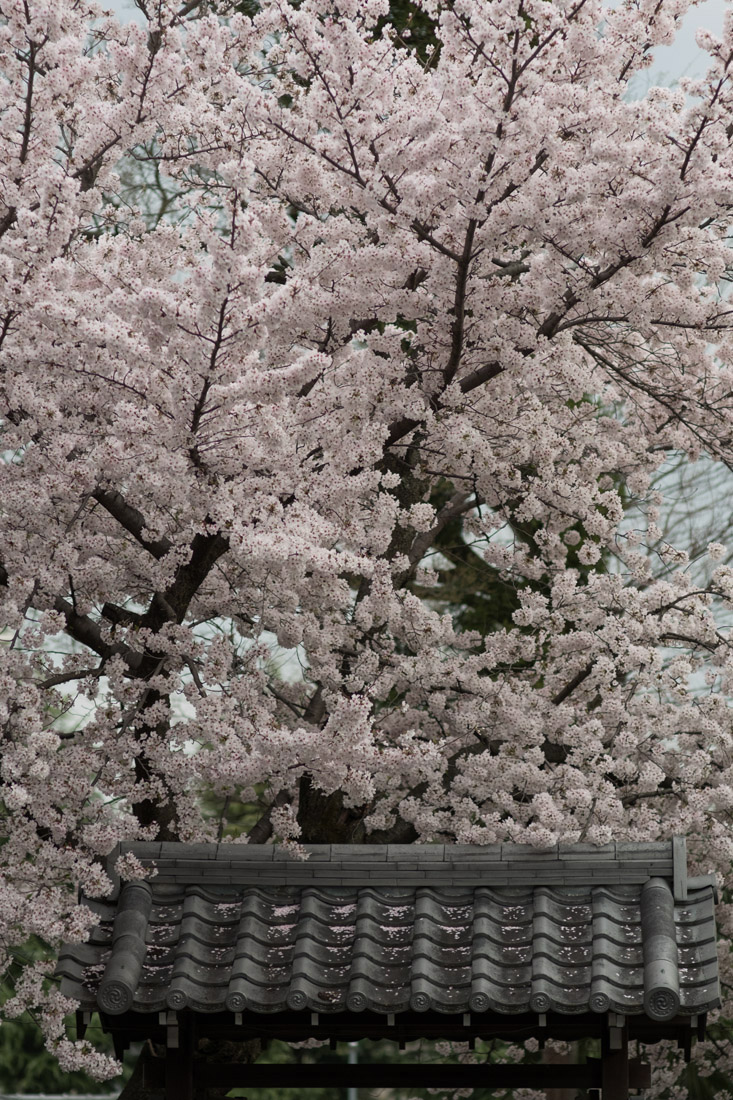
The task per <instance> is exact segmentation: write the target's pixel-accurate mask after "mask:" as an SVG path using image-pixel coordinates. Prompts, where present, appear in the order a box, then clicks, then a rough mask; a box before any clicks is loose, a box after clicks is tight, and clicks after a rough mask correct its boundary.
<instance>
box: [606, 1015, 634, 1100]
mask: <svg viewBox="0 0 733 1100" xmlns="http://www.w3.org/2000/svg"><path fill="white" fill-rule="evenodd" d="M601 1097H602V1100H629V1034H628V1029H627V1027H626V1024H625V1022H624V1023H623V1025H622V1026H620V1027H616V1026H609V1027H608V1029H607V1030H606V1032H605V1034H604V1036H603V1042H602V1048H601Z"/></svg>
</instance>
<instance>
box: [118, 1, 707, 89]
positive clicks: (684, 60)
mask: <svg viewBox="0 0 733 1100" xmlns="http://www.w3.org/2000/svg"><path fill="white" fill-rule="evenodd" d="M107 3H108V4H110V6H111V7H112V10H113V11H115V12H117V14H118V15H119V16H120V18H121V19H125V20H129V19H135V18H138V19H139V18H141V17H140V13H139V12H138V11H137V9H136V8H135V6H134V4H133V2H132V0H107ZM725 7H726V0H705V2H704V3H702V4H699V5H698V6H697V7H693V8H691V9H690V11H689V12H688V13H687V17H686V18H685V21H684V23H683V25H682V28H681V30H680V32H679V33H678V35H677V38H676V40H675V43H674V45H673V46H664V47H662V48H660V49H658V50H657V51H656V55H655V58H654V65H653V66H652V68H651V70H649V72H648V73H647V74H644V77H643V80H644V85H645V86H646V85H647V83H648V85H652V84H672V83H674V82H675V81H676V80H679V78H680V77H681V76H691V77H695V76H702V74H703V73H704V71H705V58H706V55H705V54H704V53H702V51H701V50H699V49H698V48H697V46H696V45H695V32H696V31H697V30H698V28H700V27H704V28H705V29H706V30H710V31H712V32H713V34H720V31H721V29H722V26H723V13H724V11H725Z"/></svg>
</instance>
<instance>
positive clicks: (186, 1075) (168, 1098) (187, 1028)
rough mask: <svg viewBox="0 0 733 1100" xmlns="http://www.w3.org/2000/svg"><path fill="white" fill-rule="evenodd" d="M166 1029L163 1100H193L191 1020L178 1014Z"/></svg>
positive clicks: (189, 1015) (172, 1016)
mask: <svg viewBox="0 0 733 1100" xmlns="http://www.w3.org/2000/svg"><path fill="white" fill-rule="evenodd" d="M171 1018H172V1019H173V1020H175V1022H170V1023H168V1025H167V1027H166V1049H165V1100H194V1097H193V1048H194V1030H193V1018H192V1015H191V1013H190V1012H179V1013H178V1016H177V1019H176V1017H175V1014H174V1013H169V1019H171Z"/></svg>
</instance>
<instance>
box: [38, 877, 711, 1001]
mask: <svg viewBox="0 0 733 1100" xmlns="http://www.w3.org/2000/svg"><path fill="white" fill-rule="evenodd" d="M656 881H657V882H660V881H661V880H656ZM151 887H152V893H151V905H150V909H149V913H148V915H147V917H146V927H145V929H144V939H145V944H146V952H144V958H143V959H142V961H141V964H140V968H139V973H138V974H137V977H136V976H135V966H136V965H137V962H138V961H140V951H139V950H138V946H137V944H136V941H134V935H137V934H138V933H139V930H140V927H141V917H140V915H139V914H140V912H141V911H142V910H141V909H140V905H139V904H138V903H137V902H136V903H135V904H133V905H132V909H133V911H134V912H135V913H136V914H137V916H134V918H129V917H127V918H125V919H124V921H123V922H122V923H123V924H124V928H123V929H122V931H119V929H118V925H119V924H120V914H121V912H123V911H125V910H126V906H129V904H130V901H129V897H128V891H130V890H131V889H132V890H135V889H137V890H138V894H137V895H134V896H135V897H137V898H138V902H139V901H140V898H141V897H142V894H141V892H140V890H139V887H136V886H135V884H128V885H127V886H126V887H125V888H124V889H123V891H122V895H121V899H120V904H119V905H118V907H117V909H116V910H115V908H114V906H112V905H104V904H100V905H98V907H97V911H98V912H99V914H100V923H99V925H98V927H97V928H96V929H95V930H94V932H93V935H92V938H91V939H90V941H89V943H87V944H83V945H76V946H71V947H67V948H66V949H65V951H64V953H63V955H62V957H61V960H60V964H59V972H60V973H61V974H62V976H63V977H64V982H65V984H64V985H63V986H62V989H63V991H64V992H65V993H67V994H68V995H70V996H74V997H77V998H78V999H79V1000H80V1001H81V1003H82V1006H83V1007H97V1004H100V1005H101V1006H102V1007H103V1008H104V1009H105V1010H106V1011H107V1012H110V1013H114V1012H115V1011H124V1008H123V1007H117V1005H116V1004H115V1003H114V1001H113V1002H108V1003H104V998H103V992H104V989H105V988H106V987H105V981H107V979H108V976H109V975H110V974H111V973H112V972H114V973H117V972H118V971H120V949H121V945H122V947H123V948H124V950H125V951H126V952H127V956H126V957H127V963H128V964H129V965H128V971H129V973H130V975H131V979H130V980H131V981H132V982H133V983H134V988H131V990H130V996H129V998H128V999H129V1004H128V1006H127V1007H129V1006H130V1005H131V1006H132V1007H133V1008H134V1009H136V1010H138V1011H143V1012H149V1011H159V1010H162V1009H165V1008H172V1009H181V1008H185V1007H191V1008H193V1009H195V1010H197V1011H201V1012H214V1011H222V1010H224V1009H228V1010H229V1011H233V1012H241V1011H247V1010H250V1011H255V1012H262V1013H272V1012H281V1011H285V1010H299V1009H308V1010H310V1011H315V1012H321V1013H329V1012H343V1011H349V1012H359V1011H363V1010H367V1009H368V1010H372V1011H376V1012H380V1013H388V1012H389V1013H392V1012H403V1011H407V1010H408V1009H411V1010H412V1011H418V1012H420V1011H428V1010H434V1011H439V1012H445V1013H458V1012H468V1011H471V1012H476V1013H479V1012H485V1011H494V1012H499V1013H512V1014H513V1013H520V1012H527V1011H532V1012H550V1011H554V1012H560V1013H566V1014H569V1013H580V1012H587V1011H589V1010H591V1011H596V1012H605V1011H608V1010H609V1009H610V1010H613V1011H618V1012H624V1013H640V1012H643V1011H644V996H645V985H644V982H645V958H644V944H643V943H642V923H643V922H642V899H641V888H640V887H638V886H628V887H625V886H617V887H614V888H606V887H592V888H586V889H582V888H580V887H572V888H570V887H568V888H556V887H544V886H543V887H535V888H534V889H531V888H529V887H527V888H519V887H516V888H503V889H493V890H492V889H491V888H490V887H485V886H481V887H478V888H476V889H475V890H473V891H471V890H466V889H465V888H454V889H445V890H435V889H430V888H428V887H420V888H418V889H414V890H405V889H398V888H396V887H395V888H391V887H386V888H379V887H370V888H362V889H359V890H356V889H353V890H349V889H342V888H328V887H320V888H316V887H272V888H270V889H262V888H255V887H240V888H236V887H222V888H220V889H217V888H211V887H210V888H203V887H201V886H195V887H188V888H186V887H180V888H178V887H172V886H166V887H164V888H163V889H162V890H160V891H159V890H158V889H156V885H155V880H153V881H152V883H151ZM146 889H147V890H150V887H147V884H146ZM143 892H144V891H143ZM650 896H652V895H650ZM654 897H657V895H654ZM670 898H671V895H670ZM673 917H674V920H673V928H674V934H675V935H676V937H677V942H678V949H679V968H678V969H679V974H678V977H679V1005H680V1010H681V1011H683V1012H688V1013H694V1012H698V1011H705V1009H706V1008H707V1007H712V1005H713V1004H714V1003H715V999H716V995H717V985H716V981H717V977H716V974H717V971H716V953H715V928H714V921H713V902H712V896H711V891H710V890H709V889H705V890H702V891H698V893H697V895H692V896H691V898H690V900H689V901H688V902H685V903H684V904H678V905H677V906H676V907H674V913H673ZM648 919H651V918H648ZM131 921H132V923H131ZM128 926H129V927H128ZM133 926H134V927H133ZM120 927H122V926H121V925H120ZM131 935H133V939H131V938H130V936H131ZM136 952H137V954H136ZM647 953H648V952H647ZM646 968H647V970H648V969H649V959H647V960H646ZM122 969H123V970H124V967H123V968H122ZM120 972H121V971H120ZM117 997H118V1002H117V1003H118V1004H119V1005H124V1004H125V1003H126V999H125V996H124V995H123V993H119V992H118V994H117ZM663 1000H664V999H663V998H662V1001H663ZM660 1003H662V1002H661V1001H660ZM675 1010H676V1005H675ZM660 1018H661V1017H660Z"/></svg>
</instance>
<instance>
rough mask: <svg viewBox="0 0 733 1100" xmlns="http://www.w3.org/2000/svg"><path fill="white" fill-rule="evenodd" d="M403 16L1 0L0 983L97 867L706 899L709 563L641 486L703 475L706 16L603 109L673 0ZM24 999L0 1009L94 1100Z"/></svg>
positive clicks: (723, 229) (35, 988) (381, 9)
mask: <svg viewBox="0 0 733 1100" xmlns="http://www.w3.org/2000/svg"><path fill="white" fill-rule="evenodd" d="M416 8H417V9H419V10H420V11H421V12H422V13H423V14H424V15H426V16H428V17H430V19H432V20H433V21H434V28H435V30H434V35H435V45H436V48H435V49H433V51H432V53H431V54H430V56H424V55H423V54H422V53H421V52H420V49H419V48H418V46H416V45H414V44H413V41H414V40H413V38H412V37H411V36H410V35H408V34H401V33H400V32H399V31H398V29H396V28H395V27H394V26H392V25H391V24H390V22H389V20H388V19H387V18H386V17H387V16H388V14H389V7H388V4H387V2H386V0H369V2H368V3H364V2H360V3H356V2H353V0H303V2H302V3H301V4H299V5H298V6H297V8H296V7H294V6H291V5H290V4H289V3H287V2H286V0H263V2H262V4H261V6H260V8H259V10H258V11H257V13H256V14H255V15H254V17H252V18H250V17H248V16H245V15H243V14H241V13H238V12H236V10H235V7H234V5H232V6H231V8H229V7H228V6H227V5H226V4H223V5H217V12H218V14H215V13H214V12H213V11H211V10H208V9H207V10H206V11H204V9H203V7H202V6H199V5H196V4H195V3H187V4H185V5H184V6H183V7H180V8H179V7H178V6H177V5H176V4H174V3H170V2H168V0H155V2H154V3H152V4H149V5H147V6H146V12H147V25H146V26H139V25H137V24H131V25H126V26H122V25H120V24H119V23H117V22H116V21H115V20H114V19H113V18H112V17H111V16H110V15H108V14H105V12H104V11H103V10H102V9H101V8H100V7H99V6H97V5H96V4H94V3H89V2H87V0H2V7H1V8H0V119H2V128H1V129H0V151H1V153H2V164H3V169H2V173H0V274H1V275H2V278H0V364H1V371H2V373H1V375H0V418H1V430H2V435H3V449H2V458H3V461H2V464H0V501H2V504H1V505H0V509H1V512H2V525H1V527H0V610H1V614H0V621H1V625H2V629H3V634H2V640H3V645H2V647H0V684H1V687H2V690H0V722H1V723H2V736H3V748H2V759H1V761H0V783H1V784H2V787H1V789H0V799H1V800H2V801H1V805H2V809H3V814H4V820H5V822H6V828H5V829H4V843H3V845H2V846H1V847H0V876H1V879H0V945H1V946H2V951H3V954H4V956H6V957H7V956H9V955H10V954H12V953H13V952H15V951H16V949H18V948H20V946H21V945H22V944H23V943H24V942H25V941H27V939H28V938H29V936H31V935H35V936H37V937H39V938H40V939H41V940H43V941H44V942H45V943H46V944H47V945H48V947H49V957H52V955H53V951H54V950H55V949H56V948H57V947H58V945H59V943H60V942H62V941H63V940H64V939H69V938H76V939H82V938H83V937H84V936H85V935H86V934H87V933H88V929H89V928H90V926H91V924H92V923H93V917H92V914H91V913H90V911H89V910H88V909H87V908H85V907H83V906H79V905H78V904H77V902H76V896H77V894H76V888H77V887H78V886H81V888H82V889H83V891H84V892H85V893H86V894H87V895H88V896H92V897H94V896H100V895H103V894H104V893H105V892H106V891H107V890H108V889H109V886H110V884H109V881H108V879H107V877H106V875H105V873H104V871H103V870H102V869H101V868H102V863H103V860H104V857H105V856H106V855H107V854H108V853H109V852H110V851H111V850H112V849H113V848H114V846H115V844H116V843H117V842H119V841H120V840H124V839H145V838H162V839H172V838H175V839H181V840H205V839H215V838H216V837H217V836H219V835H222V834H223V831H224V830H225V829H226V828H227V827H229V829H230V830H231V831H233V832H234V834H235V836H236V838H237V839H238V840H240V841H241V842H242V843H246V842H247V841H248V840H252V841H255V842H261V841H263V840H268V839H270V838H275V839H277V840H278V841H279V842H282V843H284V844H286V845H289V846H290V847H291V848H292V849H293V850H294V851H301V850H302V849H301V848H300V845H301V844H304V843H308V842H311V841H319V840H324V841H331V840H341V841H345V842H349V841H359V842H367V841H369V840H370V839H371V840H377V841H382V842H384V841H389V840H394V841H412V840H422V841H430V840H436V839H440V840H443V841H453V840H456V841H460V842H472V843H492V842H497V841H505V840H506V841H512V840H514V841H520V842H528V843H531V844H535V845H538V846H546V845H553V844H555V843H556V842H558V841H559V840H562V841H576V840H583V841H591V842H593V843H598V844H602V843H605V842H606V841H608V840H610V839H612V838H627V839H630V840H638V839H641V840H649V839H652V838H662V837H668V836H671V835H673V834H685V835H687V836H688V838H689V850H690V853H691V859H692V862H693V864H694V867H695V868H696V869H698V870H700V871H708V870H713V869H714V870H717V871H718V872H719V873H720V874H721V875H723V876H725V875H727V873H728V872H729V869H730V864H731V861H732V860H733V838H732V834H731V812H732V810H733V727H732V724H731V717H730V714H731V711H730V706H729V698H730V693H731V689H732V688H733V649H732V647H731V633H730V630H731V621H730V611H731V607H732V606H733V569H732V566H731V564H730V560H729V558H728V551H727V550H726V547H725V545H724V543H723V542H722V541H719V540H718V538H716V537H715V533H712V534H711V537H710V538H709V539H708V540H707V542H706V543H705V544H704V545H703V546H702V547H699V548H697V549H695V548H693V547H692V546H691V545H685V544H684V542H682V543H680V542H678V541H676V540H675V539H674V538H671V537H669V530H668V528H669V523H668V519H667V518H666V517H668V515H669V501H668V500H667V501H665V499H664V496H663V495H660V492H659V490H658V489H657V488H656V479H657V478H658V477H659V475H660V472H661V471H663V469H664V468H665V465H666V464H668V463H671V462H679V463H682V464H691V463H694V462H697V461H701V462H705V463H709V464H715V465H716V467H717V468H719V469H721V470H724V469H725V468H726V466H727V465H729V464H730V463H731V460H733V399H732V398H731V394H732V393H733V315H732V314H731V311H730V309H729V307H728V298H727V284H728V281H729V279H730V277H731V273H732V272H733V251H732V250H731V248H730V240H729V236H730V234H729V226H730V219H731V185H730V181H731V173H732V172H733V150H732V149H731V137H730V131H729V120H730V117H731V112H732V111H733V92H732V90H731V79H730V75H731V66H733V18H732V17H731V16H730V15H729V16H728V17H727V19H726V22H725V25H724V29H723V32H722V37H721V38H715V37H714V36H711V35H707V34H705V35H701V36H700V37H699V43H700V45H701V47H702V48H703V49H704V50H706V51H707V53H708V55H709V69H708V73H707V76H706V77H705V78H704V79H701V80H696V81H687V82H685V83H684V85H683V86H682V87H681V88H680V90H669V89H658V88H651V89H649V91H648V93H647V94H646V95H645V96H644V97H643V98H641V99H636V100H634V99H632V98H631V97H630V96H629V84H630V81H631V80H632V78H633V77H634V76H635V74H638V72H639V71H640V70H643V69H644V68H645V67H646V66H648V65H649V64H650V61H651V56H652V51H653V49H654V47H655V46H657V45H663V44H666V43H668V42H669V41H670V40H671V38H672V37H673V35H674V33H675V28H676V26H677V24H678V23H679V20H680V19H681V17H682V15H683V14H684V11H685V9H686V4H685V3H684V0H662V2H661V3H659V4H656V5H651V4H636V3H631V2H628V3H626V2H624V3H621V4H616V5H613V6H610V7H605V8H604V6H603V5H602V4H601V3H600V2H599V0H558V2H556V3H552V4H547V3H545V2H544V0H493V2H492V3H491V4H486V3H484V2H483V0H460V3H459V2H458V0H455V2H452V3H450V4H449V3H443V2H442V0H420V2H419V3H417V4H416ZM408 29H409V28H408ZM450 540H452V542H451V541H450ZM708 544H709V545H708ZM451 555H452V556H451ZM706 555H707V557H706ZM703 557H705V560H706V561H707V562H708V563H709V566H710V567H709V568H707V567H703V566H699V560H700V559H701V558H703ZM459 560H460V561H470V562H474V563H475V565H476V576H477V589H476V592H475V593H471V594H470V596H471V599H473V598H479V597H481V596H482V593H484V595H486V592H488V591H489V590H488V589H487V590H486V592H485V591H484V589H483V588H482V587H481V585H482V584H484V582H485V583H487V584H488V583H489V580H490V583H491V589H490V593H494V595H495V596H496V600H495V601H494V602H495V606H493V607H490V609H489V612H487V617H486V619H485V621H484V622H483V625H482V626H481V628H480V629H479V628H478V627H467V626H465V625H463V623H464V620H463V618H462V613H463V612H462V608H464V605H465V604H466V593H465V591H464V592H463V596H462V597H461V598H460V599H459V598H455V593H453V592H452V591H451V587H450V585H451V573H452V571H453V570H455V568H456V562H458V561H459ZM500 597H501V599H500ZM469 602H470V600H469ZM488 602H489V603H490V601H488ZM500 603H501V606H499V604H500ZM464 609H465V608H464ZM242 802H245V803H248V804H251V805H254V806H257V807H258V808H259V816H258V817H257V815H255V817H257V820H256V823H255V824H254V825H252V827H251V831H249V832H247V831H240V832H239V833H237V830H236V822H234V821H231V822H228V821H227V820H226V819H227V816H228V815H229V814H230V811H229V810H228V809H227V807H229V806H231V805H233V804H235V803H236V804H239V803H242ZM214 804H216V806H217V807H219V809H217V811H216V812H214V811H212V809H211V806H212V805H214ZM221 807H223V809H221ZM230 816H231V815H230ZM121 870H122V871H123V872H125V873H127V872H129V873H131V874H132V873H134V870H135V868H134V866H132V867H122V868H121ZM724 931H725V936H726V938H725V939H724V940H723V948H722V952H721V962H722V965H723V966H724V968H725V972H726V974H728V972H729V970H730V961H729V951H728V939H727V937H728V936H729V934H730V930H729V929H728V928H727V925H726V926H725V930H724ZM51 968H52V963H51V962H49V963H36V964H34V965H33V966H32V967H31V968H30V969H29V970H27V971H26V972H25V974H24V975H23V977H21V979H19V982H18V985H17V987H16V993H15V997H14V999H13V1000H12V1001H11V1002H10V1007H9V1008H8V1007H7V1006H6V1010H7V1011H9V1012H13V1011H16V1009H17V1010H18V1011H22V1010H23V1008H24V1007H26V1006H27V1005H36V1006H38V1007H39V1011H40V1018H41V1020H42V1023H43V1026H44V1028H45V1030H46V1034H47V1038H48V1042H49V1044H50V1045H51V1046H52V1047H53V1049H55V1050H57V1052H58V1055H59V1058H60V1059H61V1060H62V1062H63V1064H64V1066H65V1067H67V1068H71V1067H75V1066H86V1067H87V1068H89V1069H91V1070H92V1071H94V1072H96V1073H97V1074H98V1075H100V1076H105V1075H107V1074H108V1073H109V1072H112V1070H111V1069H110V1066H109V1064H108V1063H107V1062H106V1061H105V1060H104V1059H103V1058H101V1056H99V1055H97V1054H96V1053H95V1052H94V1051H93V1050H92V1049H91V1048H90V1047H89V1046H88V1045H87V1044H84V1043H81V1044H79V1043H76V1044H74V1043H72V1042H71V1041H70V1040H67V1039H66V1038H64V1037H63V1035H62V1031H61V1030H60V1025H59V1021H60V1020H61V1019H62V1018H63V1014H64V1012H65V1011H66V1010H67V1008H68V1006H66V1005H63V1004H61V1002H60V1000H59V998H58V994H57V993H56V992H55V990H54V988H53V984H52V983H50V982H49V979H48V975H49V973H50V969H51ZM728 977H730V975H729V974H728ZM719 1056H720V1055H719V1051H718V1052H716V1054H715V1057H716V1059H717V1058H719ZM665 1057H666V1055H665ZM711 1057H712V1055H711ZM675 1073H676V1070H675V1069H674V1067H673V1068H672V1069H670V1070H669V1074H671V1076H670V1077H669V1080H670V1081H674V1080H675V1077H674V1074H675ZM665 1080H666V1077H665Z"/></svg>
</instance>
